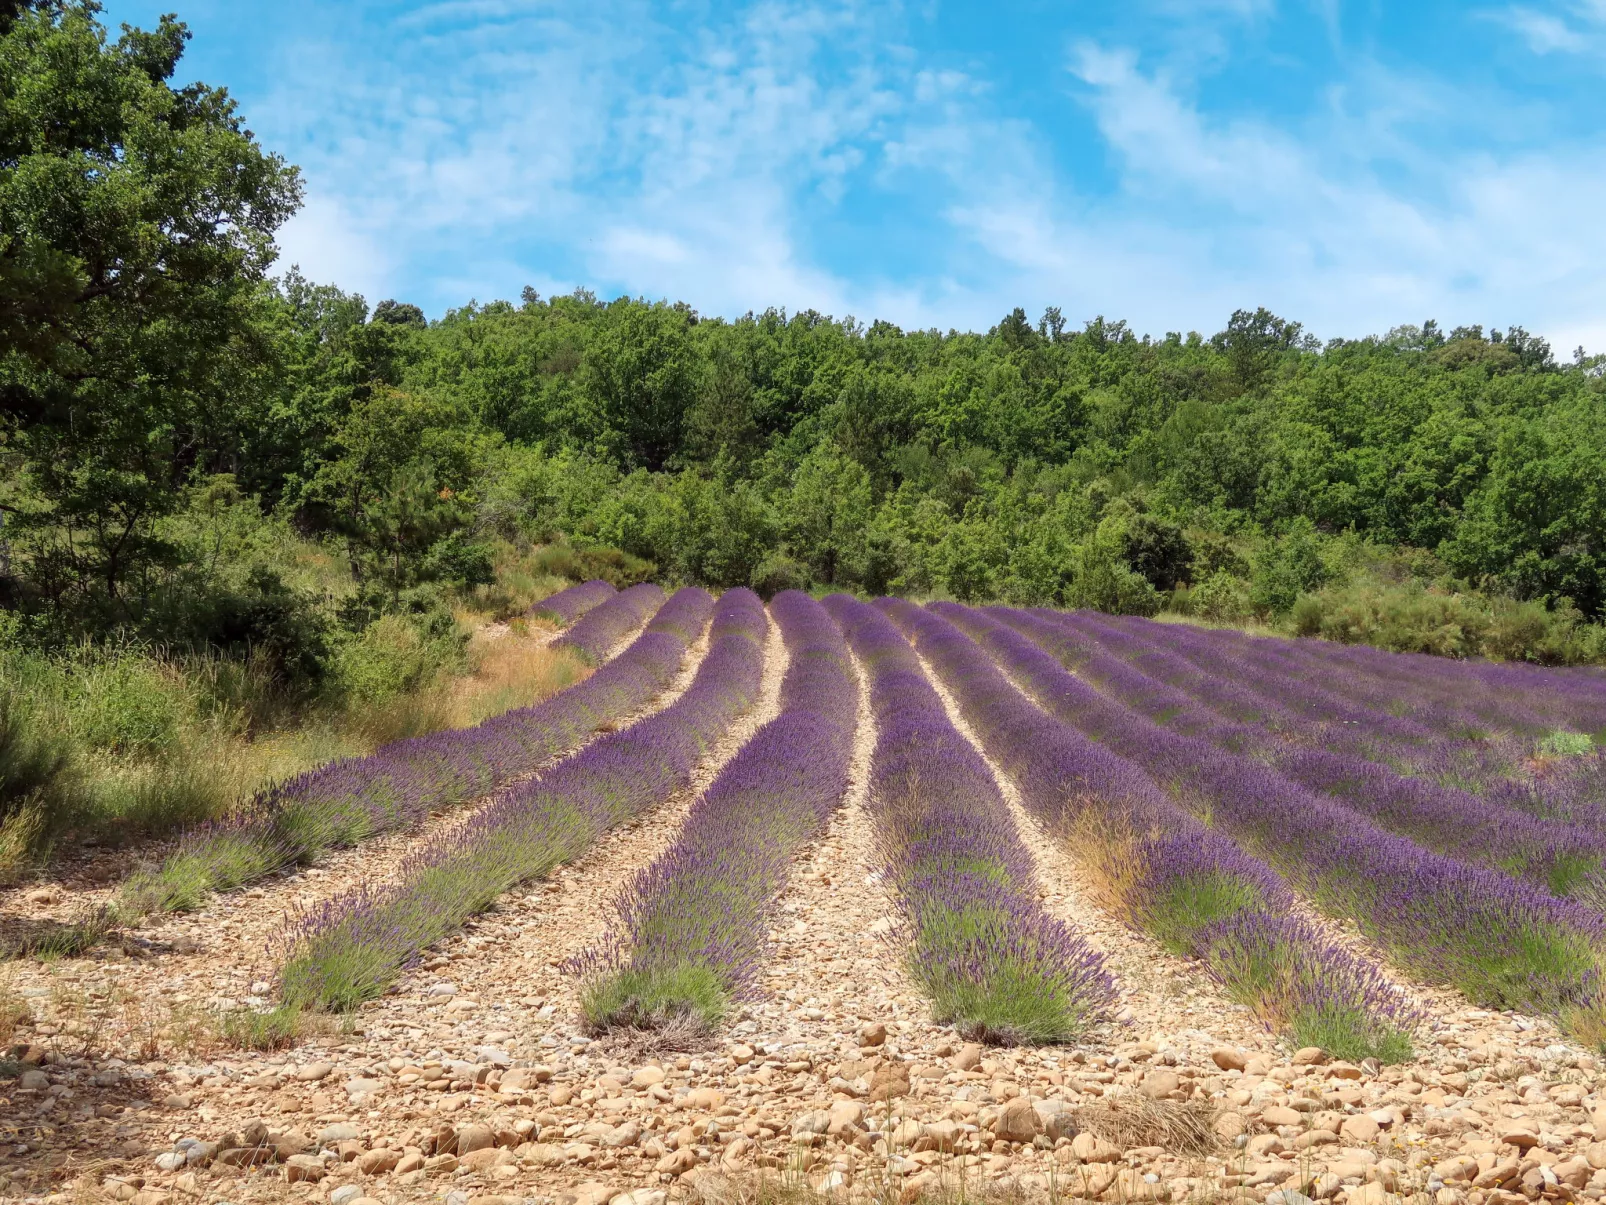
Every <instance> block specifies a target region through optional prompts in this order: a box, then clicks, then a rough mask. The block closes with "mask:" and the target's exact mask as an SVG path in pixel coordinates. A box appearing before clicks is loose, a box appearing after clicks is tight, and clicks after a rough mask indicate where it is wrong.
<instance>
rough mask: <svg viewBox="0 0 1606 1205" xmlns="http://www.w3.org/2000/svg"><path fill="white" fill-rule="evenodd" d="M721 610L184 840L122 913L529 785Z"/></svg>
mask: <svg viewBox="0 0 1606 1205" xmlns="http://www.w3.org/2000/svg"><path fill="white" fill-rule="evenodd" d="M713 606H714V603H713V599H712V598H710V597H709V596H708V594H707V593H705V592H704V591H702V590H696V589H691V590H682V591H680V592H678V593H677V594H676V595H675V596H674V597H673V598H671V599H670V600H669V601H668V602H667V603H665V604H664V606H663V608H662V609H661V610H660V611H659V612H658V614H657V615H655V616H654V617H653V619H652V621H651V622H650V623H649V624H648V625H647V630H646V631H644V632H643V633H642V634H641V636H639V637H638V638H637V639H636V640H634V641H633V642H631V645H630V647H629V648H627V649H626V650H625V651H624V652H623V653H622V654H620V655H619V656H618V657H617V658H615V659H614V660H613V661H612V662H610V663H608V664H607V665H604V666H603V667H602V668H600V669H598V670H597V671H596V672H595V673H594V674H592V675H591V676H590V677H589V678H587V679H586V680H585V681H583V682H579V683H576V684H575V685H574V686H571V687H569V689H567V690H565V691H562V692H561V693H559V694H557V695H555V696H553V697H552V698H550V699H547V700H546V701H544V702H542V703H538V704H536V705H535V706H533V707H520V708H516V709H514V710H512V711H506V712H503V713H502V714H501V715H498V716H492V717H491V718H490V719H488V720H485V721H484V722H483V723H481V724H478V725H476V726H475V727H473V728H465V729H456V730H449V731H444V732H436V733H432V734H430V735H429V736H421V737H412V738H409V739H407V740H402V741H394V742H392V743H390V744H388V745H385V746H383V747H382V748H380V749H379V750H378V751H376V752H375V753H373V754H371V755H369V756H367V757H352V758H342V759H341V760H339V761H334V762H330V763H329V764H327V765H324V766H320V767H318V768H317V769H315V770H308V771H306V772H305V773H303V774H298V775H296V776H295V777H293V778H289V779H286V780H285V781H283V782H281V783H278V784H276V785H275V786H273V787H272V788H270V789H269V790H267V791H265V792H263V793H262V794H261V795H259V796H258V797H257V798H256V799H254V800H252V801H251V803H250V804H248V805H247V806H246V807H245V808H243V809H242V810H241V811H240V812H239V813H237V814H236V815H234V816H231V817H229V818H227V819H225V820H222V821H219V822H216V823H213V824H210V825H206V826H204V827H202V828H199V829H196V830H195V831H193V832H191V833H189V834H187V835H186V836H185V837H184V838H183V839H182V840H181V841H180V842H179V846H178V848H177V849H176V850H175V851H174V852H173V853H172V854H170V855H169V856H168V858H167V859H166V860H165V861H164V862H163V863H162V865H161V866H160V867H159V868H157V869H155V870H153V871H150V872H146V873H143V874H138V875H135V876H133V877H132V878H130V879H129V880H128V881H127V882H126V883H125V884H124V885H123V889H122V892H121V896H120V899H119V903H120V905H121V906H122V908H123V909H124V910H126V911H132V912H139V913H144V912H150V911H171V910H177V909H185V908H193V907H195V906H196V905H197V904H199V902H200V901H201V900H202V899H204V898H205V897H206V896H207V895H208V894H209V893H210V892H213V891H222V890H227V889H229V888H233V887H238V886H240V885H241V884H244V883H248V882H251V881H253V880H255V879H260V878H263V877H265V876H267V875H269V874H272V873H274V872H275V871H277V870H281V869H283V868H284V867H287V866H293V865H299V864H303V863H306V862H309V861H311V860H312V859H314V858H316V857H317V856H318V855H320V854H322V853H323V852H324V851H326V850H328V849H332V848H338V847H341V846H348V845H353V844H356V843H357V842H359V841H363V840H366V839H368V838H369V837H372V836H374V835H376V834H380V833H387V832H394V831H397V830H399V829H407V828H410V827H412V826H414V825H416V824H418V823H419V822H420V821H422V820H423V819H424V818H425V817H427V816H428V815H429V813H430V811H431V810H433V809H439V808H442V807H449V806H452V805H455V804H459V803H462V802H464V801H466V800H469V799H477V798H479V797H481V796H483V795H485V794H487V793H489V792H490V791H493V790H495V789H497V788H498V787H500V786H502V785H504V784H506V783H508V782H510V781H512V780H513V779H515V778H517V777H519V776H520V775H523V774H528V773H531V772H532V771H534V770H535V769H536V768H537V767H538V766H540V765H541V763H542V762H544V761H547V760H548V759H550V758H552V757H554V756H556V755H558V754H560V753H563V752H564V751H565V750H568V749H572V748H574V747H575V746H576V745H578V744H579V743H580V742H581V741H583V740H584V739H585V738H586V737H587V736H588V735H589V734H590V733H592V732H594V731H595V730H596V729H597V727H598V726H599V725H601V724H604V723H607V722H610V721H612V720H615V719H617V718H618V717H619V716H621V715H624V714H626V713H627V712H630V711H633V710H635V709H636V708H638V707H641V706H643V705H645V704H646V703H647V702H648V701H650V700H651V699H652V698H653V696H655V695H656V694H658V693H659V692H660V691H662V690H663V689H664V688H665V687H666V686H668V685H669V683H670V681H671V680H672V679H673V678H674V675H675V673H676V671H677V670H678V669H679V667H680V662H681V659H682V658H683V657H684V656H685V654H686V649H687V647H688V646H689V645H690V644H691V643H692V642H693V641H695V640H696V639H697V637H698V636H699V635H700V634H701V632H702V630H703V628H704V627H705V626H706V625H707V623H708V617H709V615H710V614H711V613H712V611H713Z"/></svg>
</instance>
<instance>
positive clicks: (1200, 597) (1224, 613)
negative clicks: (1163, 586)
mask: <svg viewBox="0 0 1606 1205" xmlns="http://www.w3.org/2000/svg"><path fill="white" fill-rule="evenodd" d="M1171 609H1172V610H1174V611H1176V612H1177V613H1179V614H1182V615H1195V616H1198V617H1199V618H1200V619H1208V620H1210V621H1212V622H1214V623H1242V622H1244V621H1245V620H1247V619H1248V618H1249V616H1250V614H1251V608H1250V604H1249V585H1248V583H1247V582H1245V581H1244V580H1243V579H1242V578H1240V577H1237V576H1235V575H1233V574H1232V573H1229V572H1228V571H1227V570H1225V569H1217V570H1216V571H1215V572H1214V573H1212V574H1211V575H1210V576H1209V577H1207V578H1205V579H1204V580H1203V581H1202V582H1200V583H1199V584H1198V585H1196V586H1193V587H1191V588H1188V587H1184V588H1181V589H1178V590H1177V592H1176V593H1175V594H1174V595H1173V596H1172V600H1171Z"/></svg>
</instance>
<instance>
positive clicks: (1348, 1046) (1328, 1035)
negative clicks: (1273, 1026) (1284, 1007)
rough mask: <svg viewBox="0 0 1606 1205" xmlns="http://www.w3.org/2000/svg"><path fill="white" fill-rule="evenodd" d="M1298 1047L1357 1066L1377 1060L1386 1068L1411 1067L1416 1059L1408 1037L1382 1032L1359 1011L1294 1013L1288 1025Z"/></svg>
mask: <svg viewBox="0 0 1606 1205" xmlns="http://www.w3.org/2000/svg"><path fill="white" fill-rule="evenodd" d="M1288 1036H1289V1038H1290V1039H1291V1040H1292V1041H1293V1043H1294V1045H1295V1046H1320V1047H1321V1048H1322V1049H1323V1050H1325V1051H1327V1053H1328V1054H1330V1055H1332V1056H1333V1057H1334V1058H1337V1059H1342V1060H1344V1061H1345V1062H1350V1063H1358V1062H1360V1061H1361V1060H1362V1059H1366V1058H1375V1059H1377V1061H1378V1062H1380V1063H1384V1064H1390V1063H1408V1062H1410V1061H1411V1059H1412V1058H1413V1057H1414V1056H1415V1051H1414V1050H1413V1048H1412V1045H1411V1037H1410V1035H1409V1034H1407V1033H1404V1032H1402V1031H1401V1030H1398V1029H1386V1030H1380V1029H1379V1028H1378V1027H1377V1025H1376V1024H1375V1023H1374V1022H1372V1021H1371V1020H1370V1019H1369V1018H1368V1017H1367V1016H1366V1015H1365V1014H1364V1013H1362V1012H1360V1011H1359V1010H1358V1009H1324V1010H1321V1011H1307V1012H1299V1013H1295V1014H1294V1016H1293V1018H1292V1019H1291V1020H1290V1022H1289V1024H1288Z"/></svg>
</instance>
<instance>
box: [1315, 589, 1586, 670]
mask: <svg viewBox="0 0 1606 1205" xmlns="http://www.w3.org/2000/svg"><path fill="white" fill-rule="evenodd" d="M1289 621H1290V624H1291V626H1292V628H1293V631H1294V634H1295V635H1298V636H1319V637H1321V638H1322V639H1324V640H1335V641H1338V642H1340V643H1342V644H1369V645H1373V646H1375V647H1377V648H1381V649H1387V650H1389V651H1390V652H1397V653H1431V654H1434V655H1437V656H1441V657H1491V658H1496V659H1499V660H1510V661H1532V662H1535V663H1537V664H1540V665H1588V664H1597V663H1599V662H1600V661H1602V660H1603V659H1606V628H1603V627H1601V626H1600V625H1592V624H1586V623H1584V622H1583V617H1582V616H1581V615H1580V614H1579V613H1578V612H1577V611H1576V610H1574V609H1573V608H1571V607H1568V606H1561V607H1557V608H1556V609H1555V610H1546V609H1545V607H1543V606H1541V605H1540V604H1539V603H1535V602H1517V601H1514V600H1512V599H1504V598H1488V597H1483V596H1478V595H1468V594H1459V593H1454V592H1448V591H1444V590H1438V589H1430V588H1427V587H1424V586H1421V585H1419V584H1416V583H1405V584H1402V585H1392V584H1386V583H1379V582H1375V581H1366V582H1357V583H1351V584H1349V585H1347V586H1342V587H1330V588H1328V589H1326V590H1322V591H1319V592H1317V593H1315V594H1307V595H1304V596H1303V597H1301V598H1300V599H1299V600H1298V602H1296V603H1295V605H1294V607H1293V610H1292V612H1291V613H1290V616H1289Z"/></svg>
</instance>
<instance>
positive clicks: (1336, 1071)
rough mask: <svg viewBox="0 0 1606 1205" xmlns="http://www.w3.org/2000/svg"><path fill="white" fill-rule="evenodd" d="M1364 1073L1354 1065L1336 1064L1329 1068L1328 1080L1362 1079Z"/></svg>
mask: <svg viewBox="0 0 1606 1205" xmlns="http://www.w3.org/2000/svg"><path fill="white" fill-rule="evenodd" d="M1363 1075H1365V1072H1363V1071H1362V1070H1361V1069H1360V1068H1359V1067H1357V1066H1356V1065H1355V1064H1354V1063H1334V1064H1332V1065H1331V1066H1330V1067H1328V1068H1327V1078H1328V1079H1360V1078H1361V1077H1362V1076H1363Z"/></svg>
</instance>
